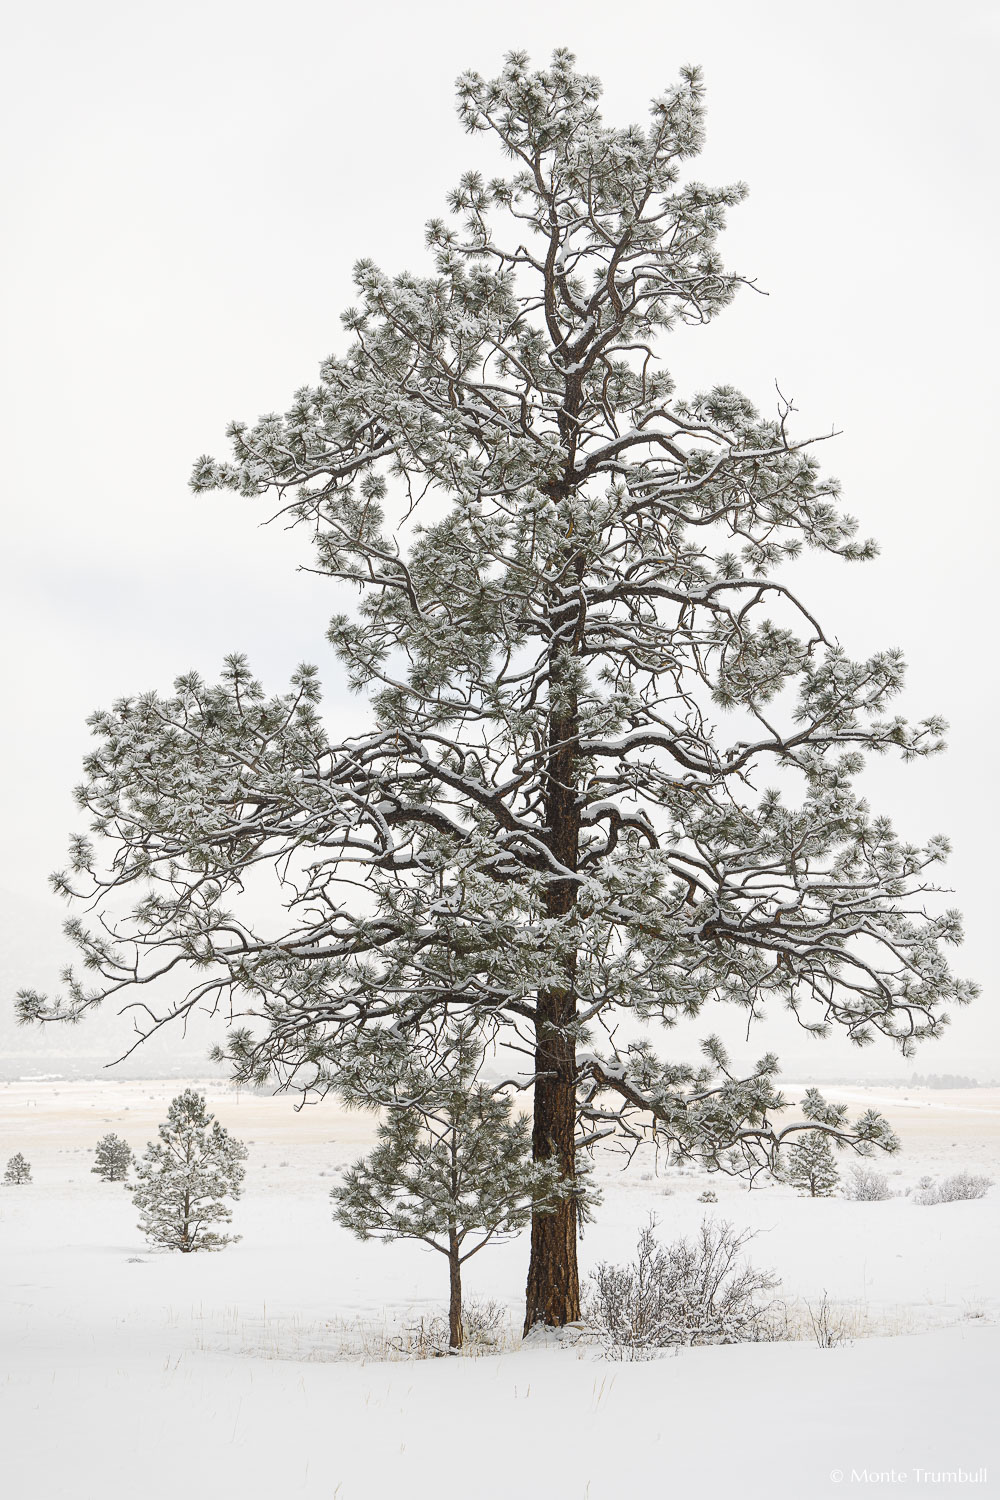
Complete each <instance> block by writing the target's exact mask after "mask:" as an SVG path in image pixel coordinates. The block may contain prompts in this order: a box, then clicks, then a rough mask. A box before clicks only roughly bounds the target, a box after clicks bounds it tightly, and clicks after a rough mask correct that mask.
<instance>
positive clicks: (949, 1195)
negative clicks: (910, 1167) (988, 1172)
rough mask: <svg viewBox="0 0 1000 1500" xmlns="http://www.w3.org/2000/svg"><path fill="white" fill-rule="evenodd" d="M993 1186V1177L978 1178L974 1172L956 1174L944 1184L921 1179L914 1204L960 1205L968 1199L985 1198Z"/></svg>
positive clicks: (943, 1182) (930, 1179) (925, 1178)
mask: <svg viewBox="0 0 1000 1500" xmlns="http://www.w3.org/2000/svg"><path fill="white" fill-rule="evenodd" d="M992 1186H993V1179H992V1177H982V1176H977V1175H976V1174H975V1173H974V1172H956V1173H955V1174H954V1175H953V1176H952V1177H945V1178H944V1180H943V1181H942V1182H934V1180H933V1179H932V1178H930V1177H921V1179H920V1184H919V1186H918V1188H917V1191H916V1192H915V1193H914V1195H913V1201H914V1203H923V1204H934V1203H960V1202H962V1201H963V1200H964V1199H967V1198H985V1197H986V1194H987V1193H988V1192H989V1190H990V1188H991V1187H992Z"/></svg>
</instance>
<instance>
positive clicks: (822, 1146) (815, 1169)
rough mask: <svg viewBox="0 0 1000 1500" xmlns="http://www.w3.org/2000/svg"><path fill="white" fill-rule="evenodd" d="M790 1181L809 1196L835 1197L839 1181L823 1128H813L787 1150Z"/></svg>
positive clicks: (828, 1141)
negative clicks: (834, 1193)
mask: <svg viewBox="0 0 1000 1500" xmlns="http://www.w3.org/2000/svg"><path fill="white" fill-rule="evenodd" d="M787 1178H788V1181H789V1182H790V1183H791V1185H792V1187H797V1188H802V1190H803V1191H804V1192H806V1193H808V1195H809V1197H810V1198H832V1196H833V1192H834V1189H835V1188H836V1186H837V1183H838V1182H839V1181H840V1173H839V1172H838V1171H837V1163H836V1162H835V1161H834V1159H833V1151H832V1150H831V1149H830V1140H829V1137H828V1136H827V1134H826V1132H825V1131H823V1130H810V1131H807V1132H806V1134H805V1135H804V1136H803V1137H802V1139H801V1140H800V1141H799V1142H798V1144H797V1145H795V1146H793V1147H792V1148H791V1150H790V1151H789V1153H788V1172H787Z"/></svg>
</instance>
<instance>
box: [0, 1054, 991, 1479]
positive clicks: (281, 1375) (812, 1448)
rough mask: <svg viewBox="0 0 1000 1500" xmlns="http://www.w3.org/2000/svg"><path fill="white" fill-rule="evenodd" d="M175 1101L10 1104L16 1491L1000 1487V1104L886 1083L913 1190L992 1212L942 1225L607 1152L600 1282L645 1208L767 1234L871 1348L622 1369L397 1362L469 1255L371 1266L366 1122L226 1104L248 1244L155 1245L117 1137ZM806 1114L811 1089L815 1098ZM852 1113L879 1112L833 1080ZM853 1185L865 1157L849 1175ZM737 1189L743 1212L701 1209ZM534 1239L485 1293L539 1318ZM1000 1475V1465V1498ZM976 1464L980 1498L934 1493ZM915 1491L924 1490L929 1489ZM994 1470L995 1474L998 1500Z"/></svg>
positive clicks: (123, 1088)
mask: <svg viewBox="0 0 1000 1500" xmlns="http://www.w3.org/2000/svg"><path fill="white" fill-rule="evenodd" d="M178 1088H179V1084H178V1082H177V1081H176V1080H170V1081H169V1082H159V1083H148V1082H142V1081H128V1082H122V1083H115V1082H111V1081H101V1082H97V1083H94V1082H64V1081H61V1080H39V1081H35V1082H17V1083H8V1084H0V1165H2V1162H3V1161H5V1160H6V1159H7V1157H8V1156H9V1155H11V1154H12V1153H13V1152H14V1151H17V1150H21V1151H23V1152H24V1154H25V1155H26V1156H27V1157H28V1159H29V1160H30V1161H31V1163H32V1166H33V1174H34V1182H33V1183H32V1184H31V1185H30V1186H25V1187H5V1188H0V1489H2V1493H3V1494H4V1495H5V1496H8V1495H9V1496H11V1497H16V1500H63V1497H65V1500H126V1497H128V1500H161V1497H164V1500H165V1497H167V1496H169V1497H171V1500H176V1497H177V1496H178V1495H183V1496H185V1497H188V1500H209V1497H211V1500H221V1497H228V1496H239V1497H241V1500H258V1497H260V1500H263V1497H265V1496H266V1497H268V1500H271V1497H273V1496H278V1495H294V1496H299V1495H301V1496H308V1497H314V1496H315V1497H319V1496H323V1497H327V1500H389V1497H393V1500H395V1497H396V1496H400V1497H403V1496H405V1497H409V1500H425V1497H427V1500H431V1497H433V1500H452V1497H455V1500H458V1497H459V1496H461V1497H463V1500H465V1497H469V1500H500V1497H501V1496H502V1497H505V1500H506V1497H509V1496H511V1495H514V1496H523V1497H526V1500H534V1497H536V1496H538V1497H542V1496H544V1497H545V1500H619V1497H623V1496H632V1495H638V1494H642V1495H643V1497H651V1496H657V1497H658V1496H661V1495H662V1496H667V1495H671V1496H672V1495H675V1494H677V1495H680V1494H693V1495H698V1496H703V1497H708V1500H715V1497H719V1500H730V1497H737V1496H741V1497H748V1500H756V1497H758V1496H760V1497H764V1496H767V1497H769V1500H814V1497H822V1496H828V1495H837V1494H844V1493H857V1492H858V1490H866V1489H869V1488H883V1489H888V1490H890V1491H891V1493H892V1494H894V1495H903V1494H911V1493H912V1494H939V1495H942V1494H955V1493H959V1492H961V1493H969V1492H971V1493H977V1494H983V1493H996V1492H997V1490H998V1488H1000V1440H998V1437H997V1435H996V1430H997V1421H996V1409H997V1397H998V1380H997V1371H998V1370H1000V1326H998V1324H1000V1257H998V1248H1000V1235H998V1230H1000V1091H995V1090H983V1089H979V1090H968V1091H961V1092H956V1093H947V1094H946V1093H939V1092H937V1091H934V1092H923V1091H914V1090H911V1091H908V1097H904V1095H906V1094H907V1091H891V1090H890V1091H881V1092H879V1093H878V1095H877V1097H878V1099H879V1101H880V1103H881V1104H882V1106H883V1107H884V1108H885V1109H886V1113H888V1114H889V1116H890V1118H891V1119H892V1120H893V1123H894V1124H895V1125H896V1126H897V1129H899V1130H900V1131H901V1133H902V1134H903V1137H904V1144H905V1150H904V1152H903V1154H902V1155H901V1156H900V1157H898V1158H895V1159H893V1160H885V1161H882V1162H879V1163H877V1165H878V1166H879V1167H880V1168H881V1169H882V1170H886V1171H888V1172H889V1174H890V1182H891V1184H892V1186H893V1188H894V1190H896V1191H897V1192H899V1193H900V1194H902V1192H903V1190H904V1189H905V1188H906V1187H907V1186H911V1187H912V1186H913V1185H914V1184H915V1183H916V1182H917V1180H918V1179H919V1178H920V1177H921V1176H922V1175H924V1174H925V1173H929V1174H931V1175H934V1176H943V1175H946V1174H947V1173H949V1172H953V1171H957V1170H960V1169H963V1168H965V1169H969V1170H972V1171H975V1172H986V1173H989V1174H990V1175H993V1176H995V1177H996V1178H997V1182H998V1185H997V1186H996V1187H995V1188H994V1189H993V1190H992V1191H991V1193H990V1194H989V1195H988V1196H987V1197H986V1198H985V1199H982V1200H979V1201H975V1202H960V1203H953V1204H944V1205H939V1206H936V1207H922V1206H919V1205H917V1204H915V1203H914V1202H912V1201H911V1199H909V1198H907V1197H905V1196H899V1197H896V1198H894V1199H892V1200H890V1201H888V1202H882V1203H854V1202H848V1201H846V1200H844V1199H843V1198H835V1199H827V1200H808V1199H803V1198H800V1197H798V1196H797V1195H796V1194H795V1193H794V1192H793V1191H792V1190H790V1189H788V1188H786V1187H781V1186H770V1187H766V1188H762V1189H760V1190H755V1191H753V1192H750V1193H748V1192H747V1191H746V1188H745V1185H743V1184H741V1183H739V1182H735V1181H731V1180H728V1179H725V1178H721V1177H719V1176H718V1175H715V1176H713V1177H712V1178H711V1180H709V1179H708V1178H707V1177H706V1175H705V1174H702V1173H693V1172H692V1173H685V1174H680V1173H677V1172H676V1171H664V1170H662V1166H661V1168H660V1170H659V1171H658V1170H657V1164H656V1162H655V1160H654V1158H653V1155H652V1153H650V1154H649V1155H648V1156H647V1157H645V1158H644V1157H643V1155H642V1154H641V1153H640V1154H639V1155H638V1156H637V1157H636V1158H635V1159H634V1161H633V1162H632V1165H631V1166H630V1167H629V1169H628V1171H626V1172H623V1171H622V1170H621V1165H622V1163H621V1159H620V1158H617V1157H615V1156H612V1155H606V1156H605V1157H603V1158H602V1160H601V1162H600V1165H599V1177H600V1179H601V1183H602V1186H603V1189H604V1202H603V1204H602V1205H601V1207H600V1208H599V1210H598V1218H597V1222H596V1223H595V1224H594V1225H593V1226H591V1227H590V1228H588V1230H587V1233H586V1237H585V1239H584V1242H583V1246H582V1263H583V1268H584V1271H585V1272H586V1270H587V1269H589V1268H591V1267H592V1266H593V1265H594V1264H596V1262H598V1261H600V1260H605V1259H615V1260H620V1259H626V1258H628V1257H629V1256H630V1255H631V1253H632V1249H633V1245H634V1241H635V1236H636V1233H637V1230H638V1229H639V1227H640V1226H641V1225H642V1224H643V1223H644V1222H645V1220H646V1218H647V1217H648V1215H649V1214H650V1213H651V1212H652V1213H655V1214H656V1216H657V1219H658V1220H659V1232H660V1233H661V1235H662V1236H663V1237H664V1238H673V1237H674V1236H676V1235H678V1234H681V1233H688V1234H690V1233H691V1232H693V1231H694V1230H696V1229H697V1227H698V1225H699V1223H700V1221H701V1218H702V1217H703V1215H705V1214H712V1215H714V1216H716V1217H718V1218H723V1219H726V1220H728V1221H730V1222H731V1223H733V1224H734V1225H735V1226H736V1227H737V1228H740V1229H742V1228H749V1229H752V1230H754V1231H756V1232H757V1238H756V1239H755V1240H754V1242H753V1244H752V1246H751V1247H750V1254H751V1258H752V1259H753V1261H754V1262H755V1263H756V1264H758V1265H760V1266H767V1267H770V1268H773V1270H774V1271H775V1272H776V1273H777V1275H778V1276H780V1278H781V1281H782V1286H781V1289H780V1292H779V1293H778V1295H780V1296H781V1297H782V1298H783V1299H784V1300H785V1301H786V1302H787V1303H788V1304H789V1305H790V1306H792V1307H793V1308H795V1309H797V1310H798V1312H799V1313H804V1309H805V1305H806V1304H807V1303H812V1304H813V1305H814V1306H815V1305H816V1303H817V1302H818V1301H819V1299H820V1298H821V1297H822V1296H823V1293H824V1292H825V1293H826V1294H827V1295H828V1297H829V1299H831V1302H832V1304H833V1305H834V1308H835V1310H836V1311H837V1313H838V1316H839V1317H840V1318H841V1319H842V1320H843V1322H844V1324H845V1326H846V1327H848V1328H849V1329H850V1331H851V1332H852V1333H853V1334H854V1335H855V1336H854V1337H853V1339H852V1341H850V1342H846V1343H844V1344H842V1345H840V1346H839V1347H837V1348H834V1349H820V1348H818V1347H817V1345H816V1343H815V1341H814V1340H812V1339H811V1338H809V1337H808V1333H807V1332H806V1331H804V1332H803V1336H802V1337H801V1338H800V1339H799V1340H797V1341H795V1342H787V1343H772V1344H757V1345H742V1346H736V1347H728V1348H701V1349H692V1350H683V1351H680V1352H679V1353H676V1354H675V1353H668V1354H666V1355H665V1356H664V1357H662V1358H658V1359H656V1360H653V1361H651V1362H647V1363H636V1364H630V1363H614V1362H609V1361H607V1360H606V1359H605V1358H604V1357H603V1356H602V1354H601V1351H600V1350H599V1349H598V1348H595V1347H593V1346H592V1345H588V1344H586V1343H579V1342H577V1343H574V1342H573V1341H572V1340H567V1341H564V1342H561V1341H551V1342H545V1341H542V1342H538V1343H535V1342H531V1343H529V1344H527V1345H525V1346H524V1347H521V1348H512V1349H508V1350H507V1351H505V1352H503V1353H501V1354H498V1355H497V1354H488V1355H479V1356H475V1357H468V1358H461V1359H447V1358H445V1359H427V1360H410V1359H405V1360H403V1359H398V1360H386V1359H385V1358H379V1357H373V1354H375V1355H380V1354H381V1355H384V1353H385V1351H386V1343H387V1340H391V1339H392V1338H393V1337H399V1338H401V1339H403V1340H404V1341H405V1339H406V1337H407V1330H411V1331H412V1330H413V1329H414V1328H415V1327H417V1326H419V1323H420V1320H421V1319H424V1320H425V1321H426V1320H427V1319H429V1318H430V1317H432V1316H433V1315H434V1314H435V1313H437V1312H439V1311H440V1309H441V1307H442V1303H443V1294H444V1291H445V1284H444V1263H443V1259H442V1257H440V1256H438V1255H435V1254H434V1253H433V1252H432V1251H430V1250H425V1249H423V1248H422V1247H418V1246H414V1245H405V1244H395V1245H390V1246H382V1245H379V1244H376V1243H369V1244H359V1243H358V1242H357V1241H355V1240H354V1239H353V1238H352V1237H351V1236H350V1235H348V1234H347V1233H346V1232H345V1231H343V1230H341V1229H339V1228H337V1227H336V1226H335V1225H334V1224H333V1222H332V1220H331V1217H330V1209H329V1202H328V1192H329V1189H330V1187H331V1186H332V1185H333V1184H334V1182H335V1181H336V1178H337V1174H338V1172H339V1170H340V1169H341V1168H342V1167H343V1166H344V1165H345V1164H346V1163H347V1162H349V1161H351V1160H353V1159H354V1158H355V1157H356V1156H357V1155H359V1154H361V1152H363V1151H364V1150H365V1149H366V1147H367V1145H368V1143H369V1142H370V1140H371V1139H372V1137H373V1125H372V1122H371V1120H370V1119H369V1118H368V1117H366V1116H363V1115H357V1114H346V1113H344V1112H343V1111H341V1110H339V1109H337V1108H335V1107H334V1106H332V1105H331V1104H320V1105H316V1106H312V1107H308V1108H306V1109H303V1110H302V1111H300V1112H298V1113H296V1112H295V1110H294V1108H293V1102H292V1101H291V1100H290V1099H288V1098H265V1097H261V1096H250V1095H247V1094H242V1095H239V1096H237V1095H234V1094H233V1093H231V1092H228V1091H226V1090H225V1089H224V1088H223V1087H222V1086H220V1084H219V1082H218V1080H212V1081H211V1082H208V1083H206V1084H205V1089H206V1092H207V1093H208V1095H209V1102H210V1106H211V1107H212V1108H213V1109H214V1110H215V1111H216V1113H217V1114H218V1116H219V1118H220V1119H221V1120H222V1121H223V1123H224V1124H225V1125H227V1126H228V1127H229V1128H230V1129H231V1130H233V1131H234V1133H236V1134H237V1135H239V1136H240V1137H241V1138H242V1139H244V1140H246V1141H247V1142H248V1143H249V1144H250V1160H249V1163H248V1176H247V1185H246V1192H245V1195H244V1197H243V1199H242V1200H241V1201H240V1203H239V1204H237V1205H236V1210H235V1218H234V1224H233V1229H234V1231H235V1232H238V1233H240V1234H241V1235H242V1236H243V1239H242V1241H241V1242H240V1243H239V1244H236V1245H232V1246H229V1247H228V1248H227V1249H225V1250H224V1251H222V1252H220V1253H218V1254H210V1255H192V1256H183V1255H178V1254H166V1253H161V1252H157V1251H153V1250H151V1249H150V1248H149V1247H148V1246H147V1245H146V1244H145V1243H144V1241H143V1239H142V1236H141V1235H140V1233H139V1231H138V1230H137V1228H136V1214H135V1210H134V1209H133V1207H132V1204H131V1200H130V1198H129V1197H128V1195H127V1194H126V1193H125V1192H124V1191H123V1190H122V1188H121V1187H120V1186H116V1185H109V1184H104V1183H102V1182H100V1180H99V1179H98V1178H97V1177H95V1176H93V1175H92V1174H91V1173H90V1170H89V1169H90V1167H91V1165H92V1161H93V1155H92V1152H93V1145H94V1143H95V1142H96V1140H97V1139H98V1138H99V1136H100V1135H102V1134H104V1133H105V1132H106V1131H108V1130H115V1131H117V1132H118V1133H120V1134H122V1135H124V1136H125V1137H126V1139H127V1140H128V1141H129V1142H130V1144H131V1145H132V1146H133V1148H137V1149H140V1150H141V1148H142V1147H143V1146H144V1144H145V1142H146V1141H147V1140H148V1139H150V1138H152V1137H153V1135H154V1134H155V1127H156V1124H157V1123H158V1121H159V1120H160V1119H162V1118H163V1115H164V1113H165V1108H166V1104H167V1102H168V1101H169V1099H170V1098H171V1097H172V1095H173V1094H174V1093H176V1092H177V1091H178ZM789 1092H792V1093H794V1090H789ZM827 1092H828V1094H829V1096H830V1097H833V1098H843V1099H850V1100H851V1102H852V1104H853V1103H857V1104H861V1105H863V1104H867V1103H868V1102H873V1101H874V1099H875V1097H876V1093H875V1091H866V1090H861V1089H856V1088H852V1089H846V1088H843V1089H835V1088H833V1087H831V1088H829V1089H828V1090H827ZM845 1168H846V1163H845ZM707 1187H711V1189H712V1190H713V1191H715V1192H716V1193H717V1195H718V1199H719V1201H718V1204H717V1205H710V1206H706V1205H703V1204H701V1203H699V1202H698V1197H699V1195H700V1194H701V1193H703V1192H704V1191H705V1189H706V1188H707ZM525 1267H526V1244H525V1242H524V1241H523V1240H522V1241H519V1242H514V1243H510V1244H507V1245H504V1246H502V1247H500V1248H499V1249H497V1250H495V1251H492V1252H491V1251H485V1252H484V1253H483V1254H482V1255H481V1256H479V1257H477V1258H476V1259H475V1260H473V1261H472V1262H471V1263H470V1265H469V1267H468V1285H467V1292H468V1294H469V1295H471V1296H473V1297H475V1296H480V1297H491V1298H496V1299H499V1300H501V1301H503V1302H504V1303H506V1304H507V1305H509V1307H510V1309H511V1319H512V1328H516V1322H517V1318H518V1315H519V1311H520V1299H521V1295H522V1290H523V1282H524V1274H525ZM983 1470H985V1471H986V1474H985V1477H984V1476H983ZM949 1473H950V1474H959V1473H961V1474H963V1475H967V1476H970V1477H968V1478H964V1479H961V1480H958V1479H956V1480H953V1481H948V1480H945V1479H940V1480H938V1479H935V1478H934V1477H933V1476H934V1475H943V1474H949ZM903 1476H905V1477H903ZM972 1476H976V1477H975V1478H974V1479H973V1478H972Z"/></svg>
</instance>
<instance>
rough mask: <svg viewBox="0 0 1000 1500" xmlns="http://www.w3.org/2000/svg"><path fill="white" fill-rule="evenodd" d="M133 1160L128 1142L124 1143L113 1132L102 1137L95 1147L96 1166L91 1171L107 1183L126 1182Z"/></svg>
mask: <svg viewBox="0 0 1000 1500" xmlns="http://www.w3.org/2000/svg"><path fill="white" fill-rule="evenodd" d="M132 1159H133V1158H132V1148H131V1147H130V1146H129V1144H128V1142H127V1141H123V1140H122V1138H121V1136H120V1135H115V1133H114V1131H113V1130H112V1131H109V1133H108V1134H107V1135H104V1136H102V1137H101V1139H100V1140H99V1141H98V1143H97V1145H96V1146H95V1147H94V1165H93V1166H92V1167H91V1169H90V1170H91V1171H92V1172H96V1173H97V1175H98V1177H101V1178H103V1179H104V1181H105V1182H124V1181H125V1179H126V1177H127V1176H128V1169H129V1167H130V1166H131V1165H132Z"/></svg>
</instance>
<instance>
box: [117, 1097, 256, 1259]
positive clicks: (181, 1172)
mask: <svg viewBox="0 0 1000 1500" xmlns="http://www.w3.org/2000/svg"><path fill="white" fill-rule="evenodd" d="M159 1134H160V1139H159V1141H157V1142H150V1144H149V1145H148V1146H147V1147H146V1150H145V1152H144V1154H143V1155H142V1156H141V1157H140V1159H139V1160H138V1162H137V1163H136V1177H137V1179H138V1183H137V1186H136V1190H135V1193H134V1194H133V1200H132V1201H133V1202H134V1203H135V1205H136V1207H137V1208H138V1209H139V1210H140V1214H141V1218H140V1223H139V1228H140V1229H142V1230H143V1232H144V1233H145V1235H146V1237H147V1239H148V1240H149V1242H150V1244H153V1245H162V1246H163V1247H164V1248H165V1249H167V1250H181V1251H183V1252H184V1253H189V1252H191V1251H193V1250H220V1249H221V1248H222V1246H223V1245H228V1244H232V1243H233V1242H234V1241H235V1240H237V1239H239V1235H223V1234H218V1233H217V1232H216V1231H215V1230H214V1229H212V1228H211V1226H212V1225H213V1224H225V1223H229V1221H230V1220H231V1219H232V1211H231V1210H230V1208H229V1207H228V1205H227V1204H226V1201H225V1200H226V1199H227V1198H238V1197H239V1196H240V1192H241V1187H242V1183H243V1178H244V1176H245V1170H244V1167H243V1162H244V1161H245V1160H246V1157H247V1148H246V1146H244V1145H243V1143H242V1141H237V1140H234V1138H233V1137H232V1136H231V1135H230V1134H229V1132H228V1131H227V1130H226V1129H224V1127H223V1126H222V1125H220V1124H219V1122H218V1120H216V1119H215V1116H214V1115H211V1114H209V1112H208V1110H207V1109H206V1108H205V1098H204V1095H203V1094H199V1093H198V1092H197V1090H195V1089H185V1090H184V1092H183V1094H178V1095H177V1097H176V1099H174V1100H173V1101H172V1102H171V1105H170V1108H169V1110H168V1111H167V1119H166V1121H165V1123H164V1124H163V1125H161V1126H160V1132H159Z"/></svg>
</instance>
